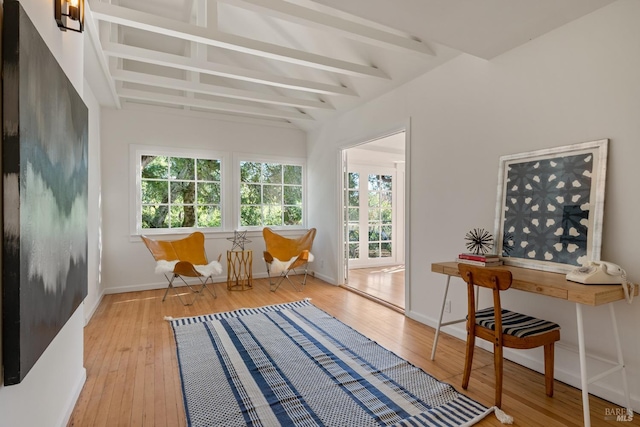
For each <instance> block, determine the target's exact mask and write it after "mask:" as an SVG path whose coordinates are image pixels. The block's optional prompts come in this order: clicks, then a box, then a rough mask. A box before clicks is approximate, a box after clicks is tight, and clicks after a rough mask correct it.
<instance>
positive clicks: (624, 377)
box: [609, 303, 633, 416]
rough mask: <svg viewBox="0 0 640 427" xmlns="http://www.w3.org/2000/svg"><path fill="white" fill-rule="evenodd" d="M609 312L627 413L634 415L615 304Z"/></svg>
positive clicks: (611, 305) (610, 305)
mask: <svg viewBox="0 0 640 427" xmlns="http://www.w3.org/2000/svg"><path fill="white" fill-rule="evenodd" d="M609 313H611V325H612V326H613V337H614V339H615V341H616V351H617V353H618V365H619V366H621V375H622V390H623V391H624V397H625V403H626V404H627V415H628V416H632V414H633V409H632V408H631V395H630V394H629V383H628V382H627V370H626V368H625V366H624V358H623V357H622V344H621V343H620V335H619V333H618V322H617V321H616V311H615V308H614V307H613V304H611V303H610V304H609Z"/></svg>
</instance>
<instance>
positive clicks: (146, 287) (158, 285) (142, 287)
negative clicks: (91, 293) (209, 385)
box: [92, 271, 335, 315]
mask: <svg viewBox="0 0 640 427" xmlns="http://www.w3.org/2000/svg"><path fill="white" fill-rule="evenodd" d="M309 275H311V276H314V277H317V278H318V279H322V280H324V281H325V282H328V283H331V284H335V279H333V278H331V277H328V276H325V275H323V274H318V273H317V272H314V271H309ZM267 277H269V276H268V275H267V272H266V271H264V272H260V273H254V274H253V278H254V279H266V278H267ZM188 282H189V284H190V285H197V284H198V283H199V282H198V281H197V280H193V281H191V280H189V281H188ZM213 282H214V283H226V282H227V277H226V276H218V277H215V278H214V280H213ZM174 286H175V287H176V288H179V287H181V286H185V285H184V283H182V282H181V281H177V280H176V281H175V282H174ZM166 287H167V282H166V281H165V282H155V283H144V284H139V285H128V286H116V287H110V288H106V289H105V290H104V291H103V292H102V295H101V296H100V299H102V296H104V295H105V294H122V293H125V292H139V291H150V290H154V289H165V288H166ZM95 309H97V305H96V307H95V308H94V309H93V311H95ZM92 315H93V313H92Z"/></svg>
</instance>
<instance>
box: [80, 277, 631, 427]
mask: <svg viewBox="0 0 640 427" xmlns="http://www.w3.org/2000/svg"><path fill="white" fill-rule="evenodd" d="M215 289H216V292H217V294H218V298H217V299H213V297H212V296H211V295H207V294H205V296H203V297H200V298H198V300H197V301H196V303H195V304H194V305H193V306H191V307H183V306H182V305H181V304H180V302H179V301H178V300H177V298H176V297H175V296H169V297H167V300H166V301H165V302H164V303H162V302H161V299H162V295H163V293H164V290H153V291H144V292H131V293H125V294H117V295H106V296H105V297H104V299H103V301H102V302H101V304H100V306H99V308H98V309H97V311H96V313H95V315H94V316H93V318H92V319H91V321H90V322H89V324H88V325H87V327H86V328H85V367H86V369H87V381H86V384H85V386H84V388H83V390H82V393H81V395H80V398H79V400H78V402H77V404H76V407H75V409H74V411H73V413H72V415H71V419H70V422H69V425H70V426H82V427H85V426H87V427H88V426H110V427H111V426H157V427H162V426H171V427H173V426H185V425H186V422H185V415H184V407H183V402H182V393H181V387H180V380H179V373H178V365H177V359H176V348H175V341H174V339H173V336H172V330H171V327H170V326H169V324H168V323H167V322H166V321H165V320H163V319H164V316H173V317H184V316H194V315H199V314H206V313H212V312H220V311H229V310H233V309H237V308H241V307H258V306H262V305H268V304H278V303H283V302H290V301H297V300H300V299H303V298H311V300H312V302H313V304H315V305H316V306H317V307H319V308H321V309H322V310H325V311H326V312H328V313H329V314H331V315H333V316H335V317H337V318H338V319H340V320H341V321H342V322H344V323H346V324H348V325H350V326H351V327H353V328H355V329H356V330H358V331H360V332H361V333H363V334H364V335H366V336H368V337H369V338H371V339H373V340H375V341H376V342H378V343H379V344H381V345H382V346H384V347H386V348H387V349H389V350H391V351H393V352H394V353H396V354H398V355H399V356H401V357H403V358H405V359H407V360H409V361H410V362H411V363H413V364H414V365H416V366H419V367H420V368H422V369H423V370H425V371H426V372H428V373H430V374H431V375H433V376H434V377H436V378H438V379H440V380H442V381H446V382H449V383H451V384H452V385H454V386H455V387H456V389H458V390H459V391H463V390H462V389H461V387H460V383H461V376H462V375H461V374H462V368H463V363H464V343H463V342H462V341H460V340H458V339H456V338H453V337H451V336H448V335H446V334H443V335H441V338H440V342H439V345H438V354H437V357H436V360H435V361H433V362H432V361H431V360H429V357H430V354H431V344H432V341H433V334H434V331H433V329H432V328H430V327H428V326H425V325H423V324H421V323H418V322H416V321H414V320H411V319H409V318H407V317H405V316H404V315H402V314H401V313H398V312H397V311H395V310H392V309H389V308H386V307H384V306H382V305H380V304H378V303H376V302H374V301H371V300H368V299H366V298H363V297H362V296H360V295H358V294H356V293H353V292H349V291H347V290H345V289H343V288H340V287H336V286H331V285H328V284H326V283H324V282H322V281H321V280H317V279H314V278H311V277H310V278H309V280H308V283H307V286H306V288H305V289H304V290H303V291H302V292H296V291H294V290H293V288H292V287H291V286H290V285H289V284H288V283H284V284H283V285H282V286H281V287H280V288H279V289H278V291H277V292H270V291H269V286H268V284H267V282H266V280H265V279H254V285H253V289H252V290H247V291H227V289H226V285H225V284H216V285H215ZM465 394H467V395H469V396H470V397H472V398H474V399H476V400H478V401H479V402H481V403H483V404H484V405H487V406H492V404H493V358H492V355H491V354H490V353H488V352H487V351H484V350H482V349H477V350H476V355H475V357H474V365H473V372H472V374H471V382H470V385H469V389H468V390H467V391H466V392H465ZM613 408H616V406H615V405H613V404H611V403H609V402H606V401H603V400H602V399H598V398H595V397H591V414H592V417H591V418H592V425H593V426H594V427H595V426H606V425H612V426H613V425H616V426H621V425H625V426H627V425H629V426H630V425H636V426H637V425H640V419H639V418H640V417H636V419H635V420H634V421H633V422H625V423H620V422H616V421H615V420H607V419H605V418H606V414H607V413H606V410H611V409H613ZM503 409H504V410H505V412H507V413H508V414H510V415H512V416H513V417H514V418H515V423H514V425H517V426H545V427H551V426H576V427H577V426H581V425H582V405H581V394H580V391H579V390H577V389H575V388H573V387H570V386H567V385H565V384H563V383H560V382H556V383H555V396H554V397H553V398H549V397H547V396H546V395H545V393H544V376H543V375H541V374H538V373H536V372H533V371H530V370H528V369H526V368H524V367H521V366H519V365H517V364H514V363H511V362H509V361H505V381H504V395H503ZM478 425H479V426H500V425H502V424H500V422H499V421H498V420H497V419H496V418H495V417H494V416H493V415H489V416H488V417H487V418H486V419H484V420H483V421H481V422H480V423H479V424H478ZM350 427H351V426H350Z"/></svg>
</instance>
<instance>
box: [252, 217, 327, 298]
mask: <svg viewBox="0 0 640 427" xmlns="http://www.w3.org/2000/svg"><path fill="white" fill-rule="evenodd" d="M262 235H263V236H264V244H265V246H266V251H264V260H265V262H266V263H267V275H268V276H269V285H270V286H271V291H272V292H275V291H276V290H277V289H278V287H280V284H282V282H283V281H284V279H287V280H288V281H289V283H291V285H292V286H293V287H294V289H296V290H298V291H301V290H302V288H298V287H297V286H296V284H295V283H293V282H292V281H291V279H290V278H289V274H290V273H291V272H293V273H294V274H297V273H296V271H295V269H296V268H304V278H303V279H302V282H300V284H301V285H302V286H304V285H306V284H307V269H308V266H309V263H310V262H311V261H313V254H311V246H312V245H313V239H314V238H315V237H316V229H315V228H311V229H310V230H309V231H307V232H306V233H305V234H304V235H303V236H300V237H298V238H295V239H289V238H287V237H284V236H281V235H279V234H277V233H274V232H273V230H271V229H270V228H268V227H265V228H264V229H263V230H262ZM273 279H275V281H274V280H273Z"/></svg>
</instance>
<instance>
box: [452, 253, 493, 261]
mask: <svg viewBox="0 0 640 427" xmlns="http://www.w3.org/2000/svg"><path fill="white" fill-rule="evenodd" d="M458 258H459V259H468V260H471V261H481V262H491V261H498V260H499V259H500V258H499V257H498V255H496V254H484V255H480V254H460V255H458Z"/></svg>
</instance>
